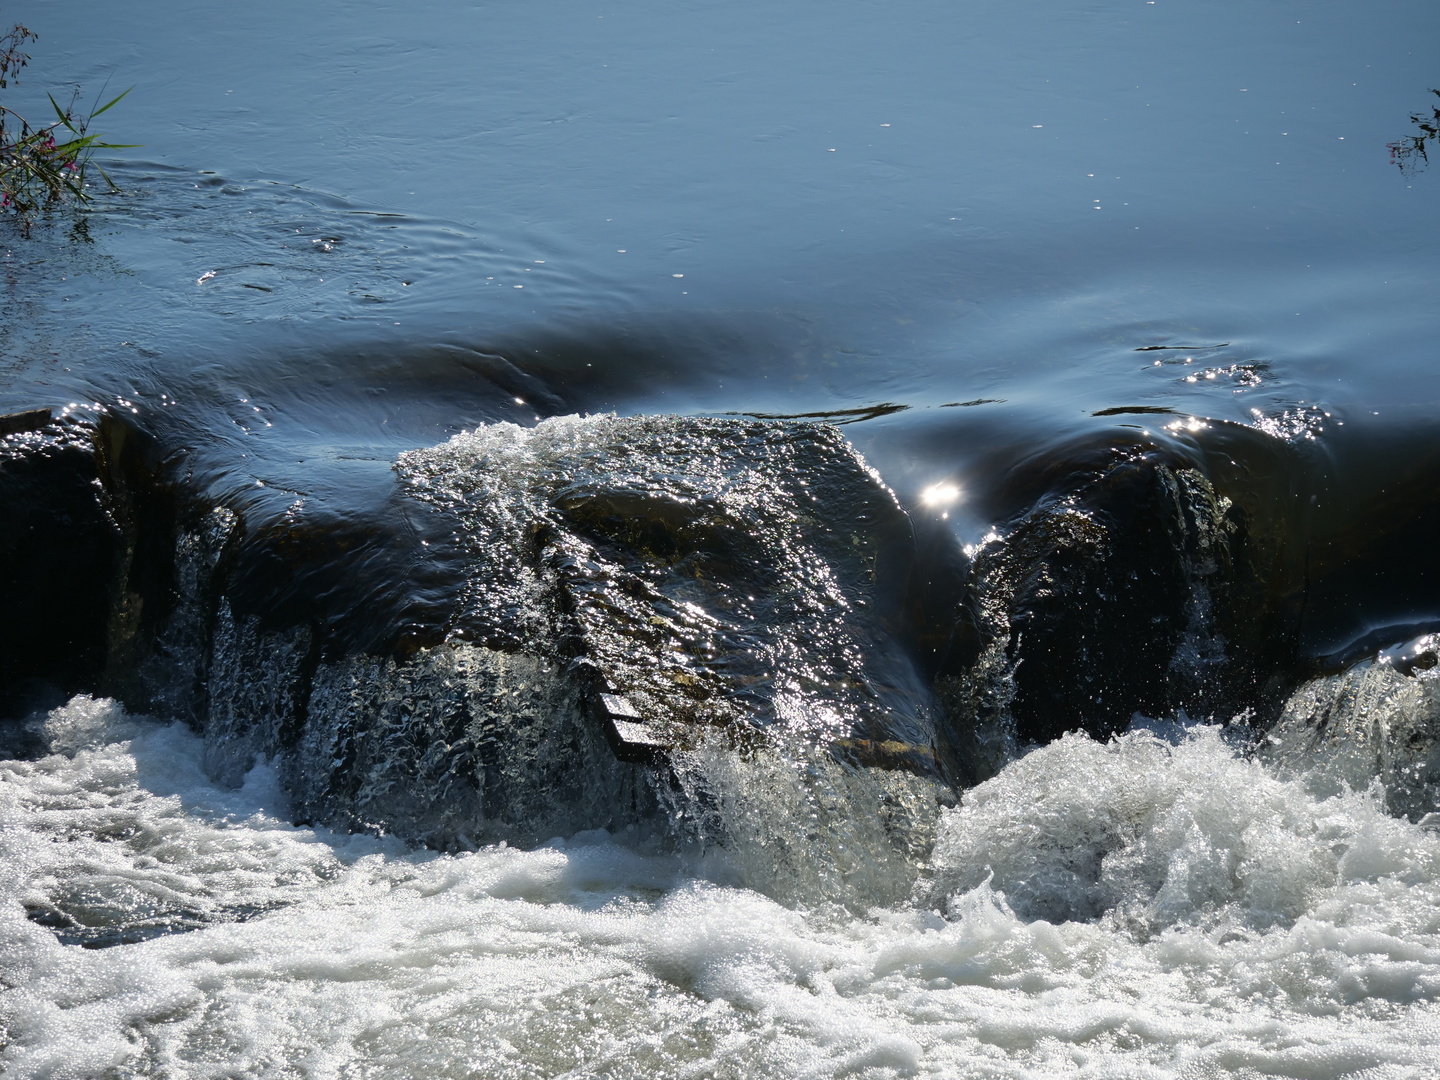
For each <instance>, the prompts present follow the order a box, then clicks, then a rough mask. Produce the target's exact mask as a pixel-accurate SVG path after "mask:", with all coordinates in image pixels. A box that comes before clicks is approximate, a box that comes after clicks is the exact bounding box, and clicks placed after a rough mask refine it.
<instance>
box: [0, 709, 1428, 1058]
mask: <svg viewBox="0 0 1440 1080" xmlns="http://www.w3.org/2000/svg"><path fill="white" fill-rule="evenodd" d="M1153 726H1154V727H1156V729H1157V730H1158V731H1159V734H1157V733H1156V732H1155V731H1150V730H1132V731H1131V732H1130V733H1128V734H1126V735H1123V736H1121V737H1120V738H1118V739H1116V740H1114V741H1112V742H1110V743H1108V744H1103V745H1102V744H1098V743H1095V742H1092V741H1090V740H1088V739H1086V738H1084V737H1081V736H1073V735H1072V736H1067V737H1065V738H1063V739H1061V740H1059V741H1058V742H1056V743H1054V744H1052V745H1049V746H1046V747H1043V748H1040V749H1036V750H1034V751H1032V752H1031V753H1029V754H1028V755H1026V756H1024V757H1022V758H1020V759H1019V760H1017V761H1015V762H1013V763H1011V764H1010V765H1009V766H1008V767H1006V768H1005V769H1004V770H1003V771H1002V772H1001V773H1000V774H999V775H998V776H996V777H995V778H994V779H992V780H990V781H988V782H986V783H984V784H982V785H980V786H978V787H976V788H974V789H972V790H970V791H969V792H967V793H966V794H965V797H964V800H963V802H962V804H961V805H960V806H959V807H957V808H955V809H951V810H945V811H942V818H941V821H940V822H939V839H938V841H937V844H936V846H935V850H934V854H933V857H932V860H931V863H930V865H929V866H928V867H926V868H925V869H924V871H923V873H922V876H921V880H920V883H919V884H918V885H917V887H916V891H915V895H914V897H913V899H912V900H911V901H910V902H908V903H903V904H899V905H892V906H888V907H876V908H874V909H872V910H870V911H869V912H868V913H867V914H865V915H863V916H856V915H854V914H851V913H848V912H846V911H843V910H838V909H829V910H813V909H812V910H795V909H792V908H789V907H786V906H784V905H782V904H780V903H778V902H776V901H775V900H772V899H769V898H767V897H766V896H764V895H762V894H760V893H759V892H756V891H753V890H751V889H749V888H747V887H746V886H745V882H744V881H743V880H740V879H739V877H738V876H737V871H736V870H735V868H734V867H731V866H727V865H726V864H724V863H723V862H719V861H717V860H716V858H715V857H714V854H713V853H712V854H711V855H708V856H696V857H693V858H687V857H686V856H685V855H684V854H683V853H682V854H675V853H673V852H672V853H665V852H662V851H659V850H658V849H654V848H652V847H650V846H649V845H648V844H647V842H646V841H645V840H644V838H642V837H640V836H638V835H635V836H626V835H610V834H606V833H585V834H580V835H576V836H571V837H568V838H563V839H560V838H557V839H555V840H553V841H552V842H550V843H549V844H546V845H544V846H542V847H539V848H537V849H535V850H530V851H522V850H517V849H513V848H508V847H505V846H503V845H501V846H498V847H490V848H486V849H483V850H480V851H476V852H473V853H468V854H460V855H439V854H436V853H433V852H428V851H413V850H407V849H406V847H405V846H404V845H403V844H401V843H399V842H398V841H395V840H394V839H391V838H378V839H377V838H375V837H370V836H359V835H356V836H346V835H340V834H336V833H332V832H329V831H326V830H324V829H316V828H308V827H299V826H294V825H291V824H290V823H289V818H288V816H287V807H286V805H285V801H284V796H283V793H282V792H281V790H280V788H279V786H278V784H277V783H276V780H275V774H274V771H273V770H272V768H271V767H270V766H269V765H268V764H267V763H265V762H263V761H262V762H261V763H260V764H258V765H256V767H255V768H254V769H252V770H251V772H250V773H249V774H248V775H247V776H246V777H245V782H244V785H243V786H242V787H240V788H239V789H236V790H226V789H223V788H219V787H216V786H215V785H214V784H212V783H211V782H210V781H209V780H207V779H206V778H205V776H204V774H203V773H202V772H201V770H200V768H199V765H198V762H199V761H200V759H201V745H200V741H199V739H198V738H197V737H196V736H195V735H194V734H192V733H191V732H190V731H189V730H188V729H187V728H185V727H183V726H182V725H179V724H169V725H166V724H163V723H159V722H156V721H152V720H149V719H146V718H141V717H130V716H127V715H126V714H125V713H124V712H123V710H122V709H121V708H120V707H119V706H117V705H115V704H113V703H111V702H109V701H106V700H104V699H101V700H95V699H91V698H89V697H84V696H81V697H77V698H74V699H72V700H71V701H70V702H69V703H68V704H66V705H65V706H62V707H61V708H58V709H56V710H54V711H52V712H51V713H50V714H49V715H48V716H47V717H44V719H43V727H41V728H40V730H39V734H40V735H41V737H43V738H44V739H46V740H48V743H49V746H50V748H51V750H52V753H50V754H49V755H48V756H44V757H41V758H40V759H39V760H36V761H32V762H22V761H7V762H3V763H0V875H3V877H0V897H3V902H0V980H3V986H4V989H3V991H0V1046H3V1049H0V1065H3V1069H4V1072H5V1073H6V1075H8V1076H11V1077H16V1078H21V1077H24V1078H30V1077H53V1078H62V1077H96V1076H114V1077H121V1076H165V1077H220V1076H226V1077H231V1076H267V1077H269V1076H274V1077H288V1076H305V1077H351V1076H365V1077H382V1076H397V1077H399V1076H417V1075H423V1076H427V1077H452V1076H453V1077H460V1076H486V1077H539V1076H561V1075H563V1076H570V1077H602V1076H603V1077H616V1076H649V1077H661V1076H666V1077H669V1076H675V1077H680V1076H704V1077H732V1076H733V1077H741V1076H752V1075H757V1074H763V1075H775V1076H806V1077H832V1076H833V1077H838V1076H851V1077H896V1076H945V1077H956V1076H976V1077H980V1076H985V1077H992V1076H993V1077H1012V1076H1013V1077H1025V1076H1055V1075H1066V1076H1077V1077H1118V1076H1126V1077H1130V1076H1134V1077H1165V1076H1185V1077H1209V1076H1218V1075H1222V1074H1228V1075H1241V1076H1303V1077H1307V1078H1315V1080H1319V1078H1323V1077H1365V1078H1367V1080H1369V1078H1381V1077H1385V1078H1391V1077H1394V1078H1400V1077H1407V1078H1408V1077H1415V1078H1419V1077H1433V1076H1435V1075H1437V1072H1436V1068H1437V1067H1436V1064H1435V1063H1436V1062H1437V1061H1440V1012H1437V1008H1436V1002H1437V999H1440V835H1437V834H1436V833H1434V832H1432V831H1429V830H1427V829H1425V828H1422V827H1420V826H1417V825H1414V824H1411V823H1409V822H1407V821H1405V820H1402V819H1396V818H1393V817H1390V816H1387V815H1386V814H1385V813H1384V810H1383V807H1382V805H1381V795H1380V793H1379V790H1378V788H1377V789H1375V790H1372V791H1369V792H1359V793H1357V792H1352V791H1349V790H1348V789H1347V790H1343V791H1341V792H1340V793H1339V794H1333V795H1329V796H1328V797H1322V796H1323V794H1324V793H1323V791H1318V790H1317V791H1312V790H1311V789H1310V788H1309V787H1307V785H1306V783H1305V780H1304V778H1303V777H1300V778H1294V779H1280V778H1277V777H1276V776H1275V775H1274V774H1272V773H1271V772H1267V771H1266V768H1265V767H1264V766H1263V765H1261V764H1259V763H1258V762H1256V761H1254V760H1252V759H1250V758H1248V757H1247V756H1245V755H1244V754H1243V753H1241V752H1239V751H1238V750H1236V749H1235V748H1233V747H1232V746H1231V745H1229V744H1228V743H1227V742H1226V741H1225V739H1223V738H1222V737H1221V733H1220V732H1219V731H1218V730H1217V729H1213V728H1205V727H1198V728H1192V729H1190V730H1188V731H1186V732H1180V731H1178V730H1174V729H1167V728H1165V726H1164V725H1153ZM42 923H43V924H45V925H42ZM117 926H123V927H125V928H126V929H124V930H123V931H116V930H114V929H113V928H114V927H117ZM106 927H110V928H112V929H110V930H108V931H107V930H106V929H105V928H106ZM179 930H184V931H185V932H175V931H179ZM106 933H109V934H111V935H112V936H111V937H110V938H108V939H107V938H105V937H104V935H105V934H106ZM117 934H118V935H119V936H118V937H117V936H115V935H117ZM87 935H88V936H87ZM97 935H98V936H97ZM67 942H68V943H67ZM82 944H91V945H95V944H108V945H111V947H109V948H83V947H79V946H80V945H82Z"/></svg>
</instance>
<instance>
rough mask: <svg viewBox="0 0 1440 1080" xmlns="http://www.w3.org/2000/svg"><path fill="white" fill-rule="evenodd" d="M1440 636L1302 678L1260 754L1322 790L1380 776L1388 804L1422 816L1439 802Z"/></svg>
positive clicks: (1358, 785)
mask: <svg viewBox="0 0 1440 1080" xmlns="http://www.w3.org/2000/svg"><path fill="white" fill-rule="evenodd" d="M1437 660H1440V638H1437V636H1436V635H1434V634H1427V635H1423V636H1421V637H1419V638H1416V639H1413V640H1411V641H1408V642H1402V643H1397V644H1395V645H1392V646H1391V647H1389V648H1386V649H1382V650H1380V651H1379V652H1378V654H1373V655H1372V656H1371V657H1369V658H1367V659H1365V660H1362V661H1360V662H1359V663H1356V664H1354V665H1353V666H1351V667H1349V668H1348V669H1347V670H1345V671H1342V672H1340V673H1338V674H1333V675H1322V676H1320V677H1318V678H1315V679H1312V680H1310V681H1308V682H1306V683H1305V684H1304V685H1303V686H1301V687H1300V688H1299V689H1298V690H1297V691H1296V692H1295V693H1294V694H1293V695H1292V696H1291V697H1290V699H1289V700H1288V701H1287V702H1286V703H1285V708H1284V711H1283V712H1282V714H1281V716H1280V719H1279V720H1278V721H1277V722H1276V724H1275V725H1274V726H1273V727H1272V728H1271V729H1270V731H1269V732H1268V734H1267V735H1266V737H1265V738H1264V739H1263V741H1262V742H1261V744H1260V748H1259V752H1260V754H1261V756H1263V757H1264V758H1266V759H1267V760H1269V761H1271V762H1272V763H1273V764H1274V765H1275V767H1276V768H1277V769H1278V770H1279V771H1280V772H1281V773H1282V775H1287V776H1298V777H1303V778H1304V779H1305V780H1306V782H1307V783H1308V784H1309V785H1310V787H1311V788H1312V789H1313V790H1315V791H1316V793H1317V794H1320V795H1333V794H1336V793H1337V792H1339V791H1340V790H1341V789H1342V788H1349V789H1351V790H1353V791H1364V790H1366V789H1367V788H1369V787H1370V786H1371V784H1372V783H1375V782H1377V781H1378V782H1379V784H1380V786H1381V788H1382V789H1383V791H1384V795H1385V803H1386V809H1388V810H1389V811H1390V813H1392V814H1398V815H1403V816H1405V817H1408V818H1409V819H1410V820H1412V821H1418V820H1420V819H1421V818H1423V817H1424V816H1425V815H1426V814H1430V813H1434V812H1435V811H1437V810H1440V669H1437V667H1436V664H1437Z"/></svg>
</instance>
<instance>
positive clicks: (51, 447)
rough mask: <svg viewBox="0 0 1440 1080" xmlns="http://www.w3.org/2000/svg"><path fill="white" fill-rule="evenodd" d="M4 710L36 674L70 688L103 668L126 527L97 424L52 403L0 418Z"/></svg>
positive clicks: (12, 707)
mask: <svg viewBox="0 0 1440 1080" xmlns="http://www.w3.org/2000/svg"><path fill="white" fill-rule="evenodd" d="M0 431H3V432H4V434H3V437H0V716H3V715H10V714H13V713H14V712H15V711H16V710H23V709H24V708H26V698H27V690H26V683H27V681H29V680H40V681H43V682H45V683H49V684H51V685H53V686H54V687H57V688H59V689H60V690H61V691H62V692H65V693H71V692H74V691H76V690H80V689H84V688H87V687H90V686H93V685H95V684H96V682H97V681H98V680H99V678H100V676H101V673H102V672H103V670H104V667H105V662H106V649H107V629H108V624H109V617H110V606H111V596H112V592H113V589H114V586H115V581H116V573H117V569H118V565H119V562H120V560H121V555H122V537H121V533H120V529H119V527H118V526H117V524H116V522H115V521H114V520H113V519H112V518H111V516H110V514H109V513H108V512H107V507H106V500H105V496H104V492H103V490H102V487H101V484H100V464H99V460H98V458H97V453H96V445H95V439H96V430H95V428H94V427H93V426H90V425H85V424H81V423H75V422H70V421H68V420H67V421H61V422H55V421H51V420H50V412H49V410H48V409H42V410H35V411H32V412H29V413H21V414H14V415H11V416H6V417H3V418H0Z"/></svg>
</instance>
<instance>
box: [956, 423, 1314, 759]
mask: <svg viewBox="0 0 1440 1080" xmlns="http://www.w3.org/2000/svg"><path fill="white" fill-rule="evenodd" d="M1112 443H1113V440H1112ZM1057 458H1059V460H1058V461H1057V462H1056V463H1055V464H1053V465H1050V466H1048V467H1046V466H1032V467H1033V468H1035V469H1036V471H1038V472H1040V473H1041V475H1042V478H1043V484H1044V486H1043V487H1042V488H1041V492H1042V493H1041V494H1040V495H1039V497H1038V498H1037V499H1036V501H1035V502H1034V504H1033V505H1031V506H1030V507H1029V508H1028V509H1026V510H1024V511H1023V512H1021V513H1020V514H1019V515H1017V517H1016V518H1015V519H1013V520H1012V521H1011V522H1010V523H1009V524H1008V525H1007V526H1005V527H1004V529H1003V530H1002V532H1003V535H1001V536H998V537H996V538H995V539H993V540H992V541H990V542H988V543H986V544H985V545H984V546H982V547H981V548H980V550H979V551H978V552H977V553H976V556H975V564H974V577H973V588H974V604H973V608H972V609H971V614H968V615H966V614H962V618H961V625H962V627H965V626H970V625H973V626H974V627H976V629H977V630H978V634H979V636H980V638H981V639H982V641H984V642H985V643H986V644H985V645H984V646H983V647H982V650H981V653H980V656H979V658H978V660H977V661H976V662H975V663H974V664H973V665H972V666H971V668H970V669H969V670H968V671H954V670H951V671H947V672H943V673H942V677H941V680H940V688H941V691H942V695H943V696H944V697H945V698H946V701H947V707H948V709H949V712H950V714H951V716H952V718H954V722H955V723H956V726H957V727H959V728H962V729H963V728H965V727H966V725H967V724H968V725H969V730H970V731H972V732H974V735H973V736H972V746H973V747H974V753H975V754H976V755H977V758H978V760H979V763H980V769H981V772H982V774H988V773H990V772H993V771H994V769H995V768H997V767H998V765H999V764H1000V763H1001V762H1003V760H1004V759H1005V757H1006V756H1008V753H1009V752H1010V750H1011V749H1013V748H1011V747H1010V746H1009V744H1008V743H1007V742H1006V740H1007V739H1009V738H1014V739H1018V740H1019V741H1020V742H1021V743H1035V742H1048V741H1050V740H1053V739H1055V738H1057V737H1058V736H1060V735H1061V734H1063V733H1065V732H1066V731H1072V730H1082V731H1085V732H1087V733H1089V734H1090V735H1092V736H1093V737H1096V738H1101V739H1103V738H1108V737H1109V736H1111V735H1113V734H1116V733H1118V732H1120V731H1122V730H1124V729H1125V727H1126V726H1127V725H1128V724H1129V722H1130V719H1131V717H1132V716H1133V715H1134V714H1135V713H1137V712H1138V713H1142V714H1145V715H1149V716H1166V715H1175V714H1176V712H1177V711H1180V710H1184V711H1186V712H1188V713H1190V714H1191V715H1200V716H1209V717H1212V718H1214V719H1217V720H1220V721H1226V720H1229V719H1230V718H1231V717H1232V716H1234V715H1236V714H1239V713H1247V715H1248V716H1250V717H1251V718H1252V719H1253V718H1254V717H1255V716H1256V714H1257V713H1266V714H1267V718H1268V717H1272V716H1273V715H1274V712H1275V711H1276V710H1278V706H1279V703H1280V702H1281V701H1283V700H1284V698H1283V693H1282V692H1281V691H1282V690H1283V689H1285V688H1287V687H1288V686H1289V685H1293V684H1292V683H1287V681H1286V679H1287V678H1288V677H1289V676H1288V673H1289V672H1290V671H1292V670H1293V669H1295V668H1296V667H1297V666H1298V655H1297V653H1296V648H1295V641H1296V635H1297V619H1296V618H1295V614H1294V608H1295V605H1294V604H1292V603H1290V602H1289V599H1288V598H1287V597H1283V596H1281V597H1277V596H1275V595H1273V593H1274V591H1275V589H1276V588H1277V583H1279V584H1283V583H1284V580H1285V579H1284V575H1283V574H1282V573H1281V572H1280V569H1279V568H1280V564H1281V559H1280V558H1279V556H1278V554H1277V551H1276V550H1275V548H1274V547H1273V546H1267V545H1266V544H1265V543H1264V542H1263V537H1261V538H1259V540H1257V537H1256V536H1255V535H1254V533H1255V530H1254V528H1253V523H1254V521H1255V513H1254V508H1253V507H1247V506H1244V505H1237V503H1236V501H1235V500H1232V499H1231V498H1230V497H1228V496H1227V495H1226V494H1224V493H1223V491H1222V489H1221V487H1220V486H1217V484H1216V483H1215V482H1214V481H1213V480H1212V479H1211V476H1210V475H1207V470H1206V468H1205V462H1204V458H1203V457H1202V456H1200V455H1194V456H1192V457H1190V458H1189V459H1188V460H1187V459H1186V458H1185V457H1182V456H1179V455H1176V454H1173V453H1166V452H1163V451H1161V450H1159V449H1157V448H1156V447H1154V446H1153V445H1150V446H1147V445H1143V444H1134V445H1130V446H1125V445H1113V444H1112V445H1108V446H1105V447H1102V448H1100V449H1099V450H1098V451H1097V450H1094V449H1090V450H1086V449H1085V448H1080V449H1078V450H1077V449H1076V448H1067V450H1066V451H1065V452H1063V454H1062V455H1057ZM1087 459H1088V460H1087ZM1032 482H1033V481H1032ZM1010 725H1013V726H1010ZM987 740H988V741H987Z"/></svg>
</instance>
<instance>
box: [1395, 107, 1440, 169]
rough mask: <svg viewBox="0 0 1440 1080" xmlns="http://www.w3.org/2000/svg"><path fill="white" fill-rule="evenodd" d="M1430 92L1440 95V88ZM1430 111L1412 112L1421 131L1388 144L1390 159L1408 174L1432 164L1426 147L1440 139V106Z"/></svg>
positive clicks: (1414, 121)
mask: <svg viewBox="0 0 1440 1080" xmlns="http://www.w3.org/2000/svg"><path fill="white" fill-rule="evenodd" d="M1430 93H1432V94H1434V95H1435V96H1436V97H1440V90H1431V91H1430ZM1430 112H1431V115H1430V116H1426V115H1425V113H1424V112H1417V113H1411V114H1410V122H1411V123H1412V124H1414V125H1415V126H1416V127H1417V128H1419V129H1420V130H1419V133H1418V134H1415V135H1407V136H1406V137H1405V138H1403V139H1400V140H1398V141H1396V142H1392V143H1389V144H1388V146H1389V150H1390V160H1391V161H1392V162H1394V163H1395V167H1396V168H1398V169H1399V170H1400V171H1401V173H1403V174H1405V175H1406V176H1411V175H1414V174H1415V173H1417V172H1419V171H1420V170H1421V169H1423V168H1425V166H1427V165H1429V164H1430V155H1429V154H1428V153H1427V152H1426V149H1425V147H1426V145H1427V144H1429V143H1433V142H1435V141H1436V140H1437V139H1440V108H1433V109H1431V110H1430Z"/></svg>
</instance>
